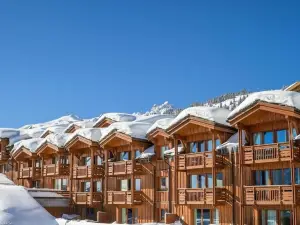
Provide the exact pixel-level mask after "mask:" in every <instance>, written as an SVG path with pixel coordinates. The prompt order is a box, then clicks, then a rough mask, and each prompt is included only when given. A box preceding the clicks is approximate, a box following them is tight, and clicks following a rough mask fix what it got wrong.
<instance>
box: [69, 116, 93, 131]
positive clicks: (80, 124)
mask: <svg viewBox="0 0 300 225" xmlns="http://www.w3.org/2000/svg"><path fill="white" fill-rule="evenodd" d="M96 120H98V117H97V118H92V119H88V120H83V121H78V122H74V123H71V124H70V125H69V126H67V127H66V128H65V130H64V132H66V131H67V130H68V129H70V128H71V127H72V126H77V127H79V128H92V127H93V126H94V124H95V121H96Z"/></svg>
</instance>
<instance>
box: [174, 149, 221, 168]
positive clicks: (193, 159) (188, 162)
mask: <svg viewBox="0 0 300 225" xmlns="http://www.w3.org/2000/svg"><path fill="white" fill-rule="evenodd" d="M215 160H216V166H222V165H223V163H224V162H223V156H222V155H220V154H218V153H217V152H216V159H215ZM212 166H213V152H198V153H189V154H181V155H179V156H178V169H179V170H190V169H199V168H212Z"/></svg>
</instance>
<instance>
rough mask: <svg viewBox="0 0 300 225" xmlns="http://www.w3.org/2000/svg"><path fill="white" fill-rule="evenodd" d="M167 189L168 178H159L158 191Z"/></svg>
mask: <svg viewBox="0 0 300 225" xmlns="http://www.w3.org/2000/svg"><path fill="white" fill-rule="evenodd" d="M168 188H169V179H168V177H162V178H160V190H162V191H163V190H168Z"/></svg>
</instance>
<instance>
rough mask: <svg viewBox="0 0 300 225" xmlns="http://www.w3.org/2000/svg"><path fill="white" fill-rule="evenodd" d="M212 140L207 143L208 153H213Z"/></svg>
mask: <svg viewBox="0 0 300 225" xmlns="http://www.w3.org/2000/svg"><path fill="white" fill-rule="evenodd" d="M212 147H213V146H212V140H209V141H207V151H209V152H210V151H212Z"/></svg>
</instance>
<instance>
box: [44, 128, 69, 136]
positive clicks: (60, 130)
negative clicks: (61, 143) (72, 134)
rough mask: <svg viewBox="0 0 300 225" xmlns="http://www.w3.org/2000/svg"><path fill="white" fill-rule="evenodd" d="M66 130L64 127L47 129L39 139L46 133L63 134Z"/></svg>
mask: <svg viewBox="0 0 300 225" xmlns="http://www.w3.org/2000/svg"><path fill="white" fill-rule="evenodd" d="M65 129H66V126H53V127H48V128H47V129H46V130H44V132H43V133H42V134H41V136H40V137H43V136H44V135H45V134H46V133H47V132H51V133H64V131H65Z"/></svg>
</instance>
